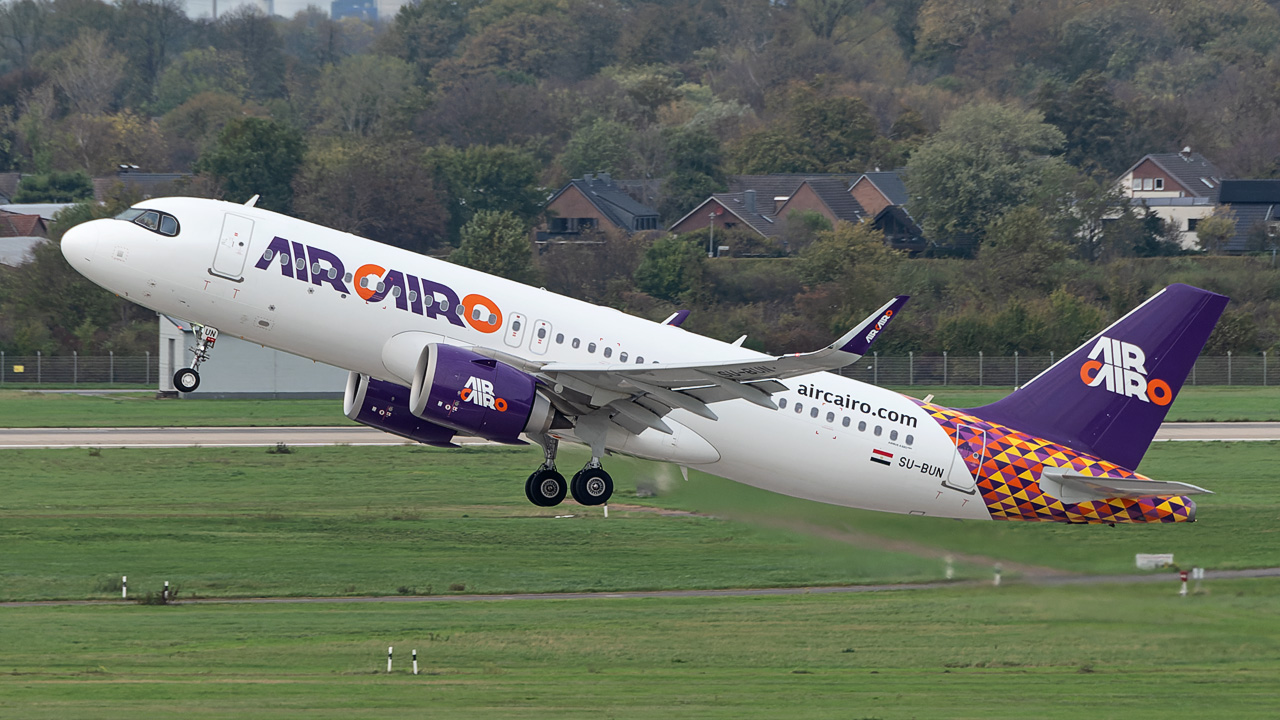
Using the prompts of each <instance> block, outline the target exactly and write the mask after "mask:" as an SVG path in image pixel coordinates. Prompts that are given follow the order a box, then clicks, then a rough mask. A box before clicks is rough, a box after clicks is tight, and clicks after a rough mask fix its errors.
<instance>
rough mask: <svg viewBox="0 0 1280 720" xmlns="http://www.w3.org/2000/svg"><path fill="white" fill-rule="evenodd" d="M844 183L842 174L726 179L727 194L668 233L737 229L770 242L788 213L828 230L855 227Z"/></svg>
mask: <svg viewBox="0 0 1280 720" xmlns="http://www.w3.org/2000/svg"><path fill="white" fill-rule="evenodd" d="M849 180H850V178H849V176H847V175H796V174H782V173H779V174H776V175H737V176H734V177H732V178H730V180H729V192H725V193H714V194H713V195H712V196H711V197H709V198H707V199H706V200H704V201H703V202H702V203H701V204H699V205H698V206H697V207H695V208H694V209H693V210H690V211H689V212H688V213H687V214H685V216H684V217H682V218H680V219H679V220H677V221H676V222H674V223H673V224H672V225H671V227H670V230H671V232H673V233H684V232H692V231H695V230H701V229H702V228H704V227H707V226H709V225H715V226H716V227H720V228H725V229H733V228H736V227H742V228H744V229H749V230H754V231H755V232H756V233H759V234H760V235H761V236H762V237H766V238H771V237H775V236H778V235H780V234H782V231H783V230H784V229H785V227H786V222H785V221H786V218H787V216H788V215H790V214H791V213H792V212H816V213H818V214H819V215H822V216H823V217H825V218H826V219H827V220H828V221H829V222H830V223H831V224H832V225H835V224H836V223H837V222H840V221H842V220H843V221H846V222H854V223H856V222H861V221H862V219H863V218H864V217H866V213H865V212H864V211H863V209H862V206H861V205H859V204H858V201H857V200H855V199H854V198H853V196H852V195H850V194H849Z"/></svg>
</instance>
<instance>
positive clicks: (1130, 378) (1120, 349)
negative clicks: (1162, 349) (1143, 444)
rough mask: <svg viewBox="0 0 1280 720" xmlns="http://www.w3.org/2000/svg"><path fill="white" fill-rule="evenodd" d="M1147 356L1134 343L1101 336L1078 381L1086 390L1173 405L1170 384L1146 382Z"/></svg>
mask: <svg viewBox="0 0 1280 720" xmlns="http://www.w3.org/2000/svg"><path fill="white" fill-rule="evenodd" d="M1146 362H1147V354H1146V353H1145V352H1143V351H1142V348H1140V347H1138V346H1137V345H1134V344H1133V343H1127V342H1121V341H1119V340H1113V339H1111V338H1109V337H1100V338H1098V342H1097V343H1096V344H1095V345H1094V346H1093V349H1092V350H1090V351H1089V359H1088V360H1087V361H1086V362H1085V363H1084V364H1083V365H1081V366H1080V380H1081V381H1083V382H1084V384H1085V385H1088V386H1089V387H1098V386H1099V385H1101V386H1102V387H1103V388H1105V389H1107V390H1110V391H1111V392H1113V393H1115V394H1117V395H1123V396H1125V397H1136V398H1138V399H1139V400H1141V401H1143V402H1153V403H1155V404H1156V405H1168V404H1169V403H1171V402H1173V390H1171V389H1170V388H1169V383H1167V382H1165V381H1163V380H1159V379H1151V380H1149V379H1147V368H1146Z"/></svg>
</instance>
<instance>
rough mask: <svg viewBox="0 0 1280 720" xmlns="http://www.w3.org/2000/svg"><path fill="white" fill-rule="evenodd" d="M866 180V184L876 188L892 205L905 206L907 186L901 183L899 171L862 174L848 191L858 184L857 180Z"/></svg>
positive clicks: (878, 171) (900, 172)
mask: <svg viewBox="0 0 1280 720" xmlns="http://www.w3.org/2000/svg"><path fill="white" fill-rule="evenodd" d="M862 178H866V179H867V181H868V182H870V183H871V184H872V185H874V186H875V187H876V189H877V190H879V191H880V192H881V194H883V195H884V196H885V198H886V199H888V201H889V202H890V203H892V204H894V205H906V204H907V200H908V195H907V186H906V185H905V184H903V182H902V171H901V170H883V171H882V170H877V171H876V172H869V173H863V174H862V175H860V176H858V179H857V180H854V181H853V183H852V184H851V185H850V187H849V189H850V190H852V189H853V185H857V184H858V180H861V179H862Z"/></svg>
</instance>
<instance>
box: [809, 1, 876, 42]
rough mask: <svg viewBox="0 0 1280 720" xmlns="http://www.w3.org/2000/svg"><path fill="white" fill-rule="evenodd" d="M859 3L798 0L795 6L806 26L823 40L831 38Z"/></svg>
mask: <svg viewBox="0 0 1280 720" xmlns="http://www.w3.org/2000/svg"><path fill="white" fill-rule="evenodd" d="M859 4H861V3H860V2H859V0H796V2H795V8H796V12H798V13H800V17H801V18H802V19H803V20H804V24H805V27H807V28H809V30H810V31H812V32H813V34H814V35H817V36H818V37H820V38H822V39H823V40H830V39H832V36H833V35H835V33H836V29H837V28H838V27H839V26H840V23H841V22H842V21H844V19H845V18H847V17H849V16H850V15H852V14H853V11H854V10H855V9H857V7H858V5H859Z"/></svg>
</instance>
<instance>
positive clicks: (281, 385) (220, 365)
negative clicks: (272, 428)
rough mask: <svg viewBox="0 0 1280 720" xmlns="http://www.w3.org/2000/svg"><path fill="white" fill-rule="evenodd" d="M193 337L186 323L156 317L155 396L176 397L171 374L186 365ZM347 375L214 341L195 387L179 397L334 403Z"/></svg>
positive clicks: (234, 340)
mask: <svg viewBox="0 0 1280 720" xmlns="http://www.w3.org/2000/svg"><path fill="white" fill-rule="evenodd" d="M195 345H196V340H195V336H194V335H193V334H192V332H191V327H190V326H189V325H187V324H186V323H185V322H181V321H178V320H175V319H173V318H170V317H168V316H166V315H161V316H160V392H165V393H177V389H176V388H174V386H173V374H174V373H175V372H177V371H178V370H180V369H181V368H184V367H188V366H190V364H191V350H192V349H193V348H195ZM346 383H347V371H346V370H343V369H341V368H336V367H334V366H332V365H325V364H323V363H318V362H315V361H312V360H308V359H306V358H304V357H299V356H297V355H293V354H290V353H287V352H282V351H280V350H273V349H271V348H267V347H263V346H261V345H258V344H257V343H251V342H248V341H245V340H241V339H240V338H238V337H235V336H233V335H219V336H218V340H217V342H216V343H215V344H214V346H213V352H212V354H211V355H210V357H209V359H208V360H206V361H205V362H204V364H202V365H201V366H200V387H199V388H197V389H196V391H195V392H193V393H184V394H181V397H204V398H219V397H240V398H282V397H289V398H336V397H341V396H342V391H343V389H344V388H345V387H346Z"/></svg>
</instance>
